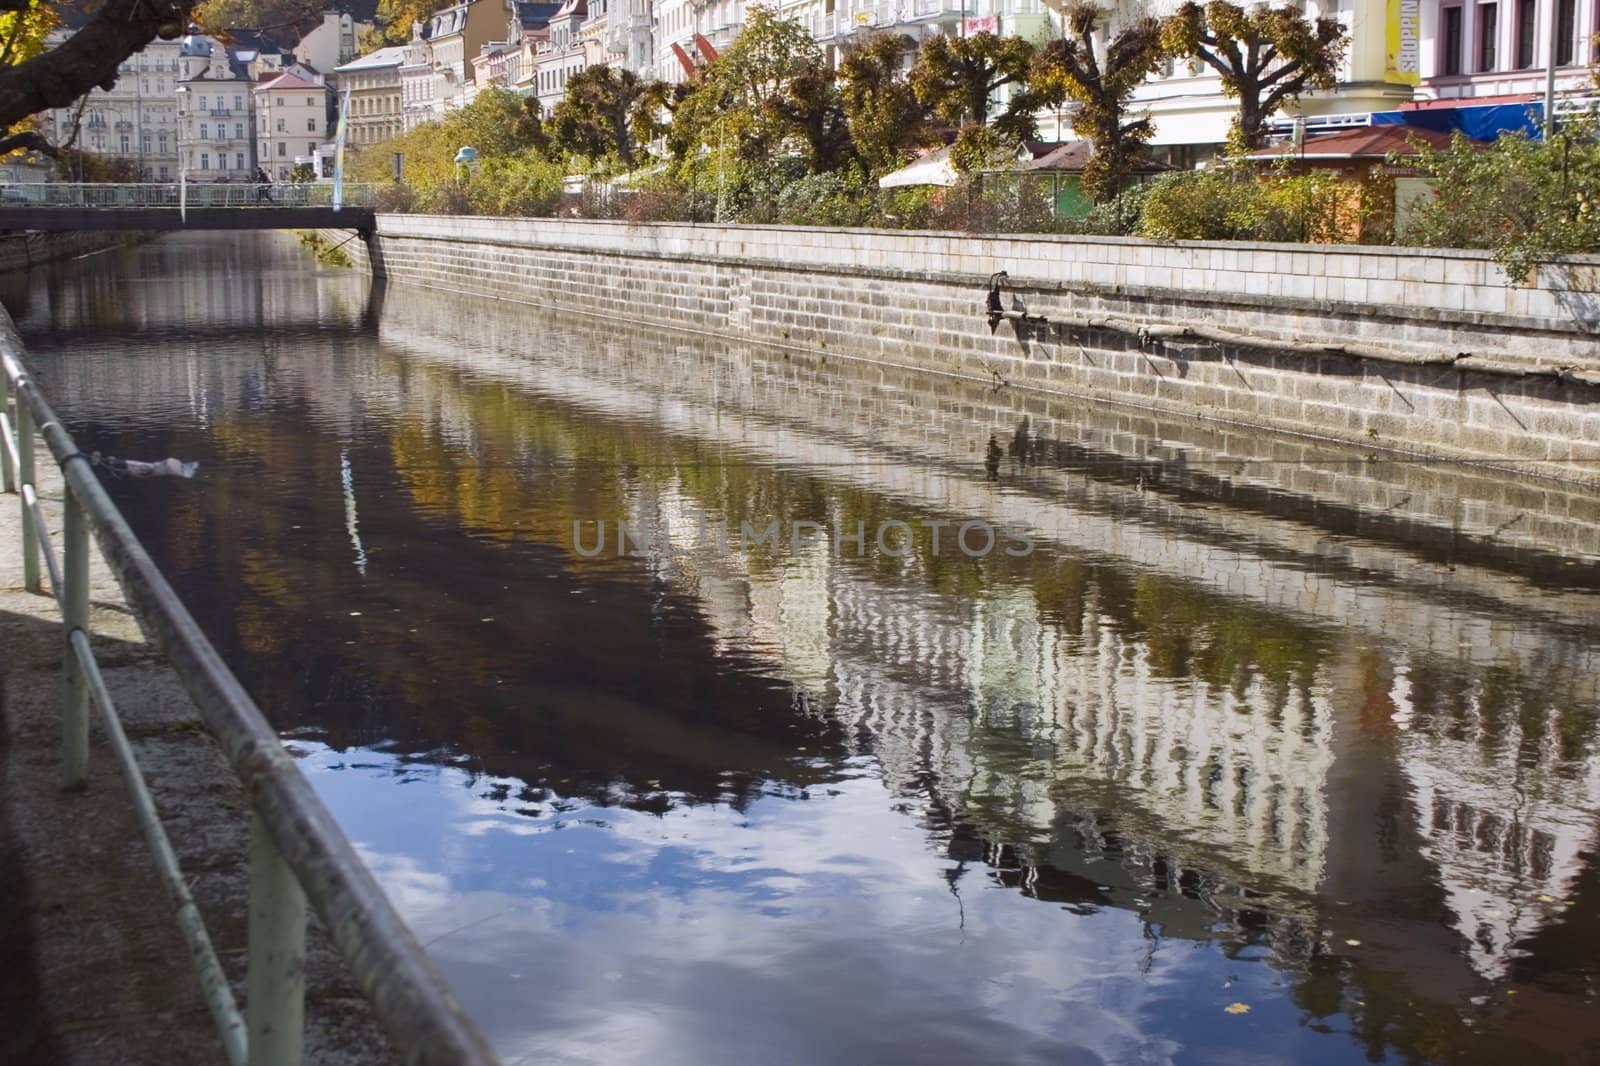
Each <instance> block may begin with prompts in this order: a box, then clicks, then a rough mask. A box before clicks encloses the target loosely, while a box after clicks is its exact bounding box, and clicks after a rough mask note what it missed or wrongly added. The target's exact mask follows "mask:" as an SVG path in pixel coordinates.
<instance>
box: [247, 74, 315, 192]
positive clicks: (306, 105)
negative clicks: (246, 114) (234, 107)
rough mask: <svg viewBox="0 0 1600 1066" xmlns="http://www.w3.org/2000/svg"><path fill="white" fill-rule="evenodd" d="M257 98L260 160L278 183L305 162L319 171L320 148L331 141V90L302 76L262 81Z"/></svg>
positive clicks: (257, 140)
mask: <svg viewBox="0 0 1600 1066" xmlns="http://www.w3.org/2000/svg"><path fill="white" fill-rule="evenodd" d="M255 97H256V159H257V162H258V165H259V166H260V168H261V169H262V170H264V171H266V172H267V176H268V177H270V178H272V179H273V180H275V181H285V180H287V179H288V178H289V176H290V175H291V174H292V173H293V172H294V168H295V167H296V166H297V165H299V164H302V163H304V164H305V165H307V166H310V167H312V168H313V172H315V165H316V154H317V146H318V145H320V144H322V143H323V142H324V141H326V140H327V138H328V87H327V86H326V85H324V84H323V83H321V82H319V81H311V80H309V79H307V78H305V77H302V76H301V75H299V74H293V73H285V74H280V75H278V76H277V77H276V78H272V79H270V80H268V81H264V82H261V83H260V84H259V85H257V86H256V89H255Z"/></svg>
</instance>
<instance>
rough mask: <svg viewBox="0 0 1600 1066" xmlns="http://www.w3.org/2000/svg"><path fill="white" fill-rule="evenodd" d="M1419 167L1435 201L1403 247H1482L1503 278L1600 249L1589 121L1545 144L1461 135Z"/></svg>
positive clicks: (1597, 159)
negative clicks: (1483, 142) (1479, 140)
mask: <svg viewBox="0 0 1600 1066" xmlns="http://www.w3.org/2000/svg"><path fill="white" fill-rule="evenodd" d="M1414 162H1415V165H1416V167H1417V168H1418V169H1419V170H1420V171H1421V172H1422V173H1423V174H1425V175H1427V176H1429V177H1430V178H1432V179H1433V183H1434V194H1433V195H1432V196H1430V197H1428V198H1427V199H1426V200H1425V202H1424V203H1423V205H1422V207H1421V210H1420V211H1419V212H1418V213H1417V215H1416V218H1415V221H1414V224H1413V226H1412V228H1410V229H1409V230H1407V231H1405V232H1402V233H1400V234H1398V238H1399V239H1400V240H1403V241H1407V242H1410V243H1415V244H1419V245H1422V246H1423V247H1433V248H1485V249H1489V250H1492V251H1493V253H1494V257H1495V261H1496V262H1497V263H1499V264H1500V266H1501V267H1502V269H1504V270H1505V272H1506V275H1507V277H1508V278H1510V279H1512V280H1515V281H1522V280H1524V279H1525V278H1527V276H1528V273H1529V271H1530V270H1531V269H1532V268H1533V267H1534V265H1535V264H1536V263H1538V262H1539V261H1540V260H1543V259H1548V258H1550V257H1552V256H1557V255H1565V254H1571V253H1577V252H1592V251H1596V250H1600V212H1596V211H1595V209H1594V206H1593V205H1594V203H1595V201H1596V199H1597V198H1600V139H1597V135H1596V124H1595V121H1594V120H1593V119H1592V118H1589V119H1582V120H1575V121H1571V122H1567V123H1564V124H1563V125H1562V128H1561V131H1560V132H1559V133H1558V134H1557V135H1556V136H1555V137H1553V138H1551V139H1550V140H1549V141H1548V142H1546V141H1535V140H1532V139H1530V138H1528V137H1527V136H1525V135H1523V134H1521V133H1508V134H1504V135H1502V136H1501V137H1500V139H1499V140H1497V141H1495V142H1494V144H1492V145H1490V146H1487V147H1485V146H1482V145H1477V144H1474V143H1473V142H1472V141H1469V140H1467V139H1466V138H1465V137H1463V136H1461V135H1460V134H1459V133H1458V134H1456V136H1455V137H1454V138H1453V139H1452V140H1451V142H1450V146H1449V147H1448V148H1443V149H1432V148H1428V147H1426V146H1424V147H1422V149H1421V155H1420V156H1419V157H1418V158H1417V159H1416V160H1415V161H1414Z"/></svg>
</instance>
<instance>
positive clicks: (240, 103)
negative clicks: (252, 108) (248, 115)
mask: <svg viewBox="0 0 1600 1066" xmlns="http://www.w3.org/2000/svg"><path fill="white" fill-rule="evenodd" d="M233 109H234V110H235V111H243V110H244V97H242V96H235V97H234V98H233Z"/></svg>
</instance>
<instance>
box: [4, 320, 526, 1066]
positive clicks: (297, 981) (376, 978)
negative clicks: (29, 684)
mask: <svg viewBox="0 0 1600 1066" xmlns="http://www.w3.org/2000/svg"><path fill="white" fill-rule="evenodd" d="M22 351H23V350H22V343H21V340H20V338H19V337H18V336H17V333H16V330H15V328H14V327H13V325H12V323H11V320H10V318H9V317H8V316H7V315H5V313H4V312H3V311H0V363H3V366H4V373H3V374H0V487H3V488H4V490H5V491H6V492H16V493H17V494H19V495H20V496H21V498H22V511H23V514H22V519H23V521H22V533H23V538H22V540H23V544H22V548H23V585H24V587H25V588H27V589H28V590H29V591H30V592H42V591H43V590H42V588H41V583H40V574H39V558H40V554H41V549H42V550H43V551H44V552H46V553H48V554H47V555H46V558H47V560H48V562H49V571H50V576H51V592H52V594H53V595H54V596H55V598H56V601H57V603H58V605H59V606H60V609H61V614H62V625H63V629H64V630H65V638H66V639H65V642H64V648H63V663H62V671H63V677H64V682H65V684H64V686H63V691H64V695H65V700H64V703H65V706H64V708H63V731H62V733H63V743H62V778H63V785H64V786H65V787H66V788H69V789H72V788H81V787H83V785H84V782H85V780H86V771H87V768H88V757H89V746H88V745H89V720H88V709H89V704H90V703H91V702H93V704H94V705H95V707H96V708H97V709H98V710H99V712H100V715H101V717H102V719H103V720H104V722H105V725H106V730H105V731H106V736H107V739H108V741H109V742H110V744H111V747H112V750H113V752H114V754H115V756H116V758H117V761H118V764H119V766H120V767H121V769H122V773H123V777H124V780H125V781H126V783H127V785H128V788H129V790H130V792H131V794H132V798H133V803H134V809H135V813H136V814H137V816H138V818H139V822H140V826H141V828H142V829H143V831H144V834H145V838H146V840H147V842H148V843H149V844H150V848H151V851H152V852H153V853H154V855H155V859H156V865H157V868H158V870H159V872H160V874H161V879H162V881H163V882H164V883H165V885H166V886H167V889H168V891H169V893H170V894H171V897H172V901H173V904H174V907H175V910H176V912H177V915H176V916H177V921H178V924H179V926H180V927H181V928H182V930H183V932H184V935H185V939H186V940H187V941H188V945H189V948H190V951H191V953H192V954H193V956H194V959H195V964H196V968H197V969H198V971H199V976H200V979H201V984H202V987H203V989H204V991H205V995H206V1001H207V1004H208V1006H209V1007H210V1009H211V1013H212V1017H213V1019H214V1021H215V1022H216V1024H217V1028H218V1031H219V1032H220V1034H221V1035H222V1039H223V1044H224V1047H225V1048H226V1050H227V1054H228V1060H229V1062H230V1063H232V1064H233V1066H267V1064H269V1063H270V1064H273V1066H294V1064H297V1063H299V1062H300V1060H301V1048H302V1040H303V1012H304V997H305V975H304V964H305V927H306V905H307V903H309V904H310V906H311V907H312V908H313V909H314V910H315V911H316V913H317V915H318V917H320V918H321V919H322V922H323V924H324V926H325V927H326V928H327V930H328V933H329V935H330V937H331V938H332V940H333V943H334V945H335V946H336V947H337V948H338V950H339V953H340V954H341V955H342V956H343V957H344V960H345V962H346V964H347V965H348V966H349V967H350V971H351V973H352V975H353V976H354V978H355V980H356V983H357V985H358V986H359V987H360V988H361V990H362V992H363V993H364V994H365V995H366V997H367V1000H368V1001H369V1003H370V1004H371V1006H372V1011H373V1014H374V1015H375V1016H376V1017H377V1019H378V1020H379V1022H380V1023H381V1024H382V1025H383V1027H384V1028H385V1030H387V1032H388V1034H389V1037H390V1039H391V1040H392V1041H393V1043H394V1046H395V1047H396V1048H397V1049H398V1050H399V1051H400V1053H401V1055H402V1057H403V1058H404V1060H405V1061H406V1062H408V1063H417V1064H430V1066H431V1064H438V1066H478V1064H482V1066H492V1064H494V1063H495V1061H496V1060H495V1057H494V1054H493V1052H491V1051H490V1050H489V1046H488V1044H487V1043H486V1042H485V1041H484V1039H483V1036H482V1034H480V1033H479V1032H478V1030H477V1028H476V1027H475V1026H474V1025H473V1024H472V1022H471V1021H470V1020H468V1018H467V1017H466V1014H465V1013H464V1012H463V1011H462V1009H461V1005H460V1004H459V1003H457V1002H456V999H455V997H454V996H453V995H451V993H450V991H449V989H448V988H447V987H446V986H445V984H444V981H443V979H442V978H440V976H439V974H438V972H437V971H436V970H435V969H434V968H433V964H432V963H430V962H429V961H428V959H427V956H426V955H425V954H424V952H423V950H422V947H421V946H420V945H419V944H418V943H417V941H416V938H415V937H413V936H412V934H411V931H410V930H409V929H407V928H406V925H405V923H404V922H403V921H402V920H401V918H400V916H399V915H398V914H397V913H396V912H395V910H394V908H393V906H392V905H391V904H390V902H389V899H388V897H387V896H385V895H384V892H383V889H382V888H381V887H379V885H378V883H377V882H376V881H375V880H374V879H373V877H372V874H371V873H370V872H369V871H368V870H367V868H366V865H365V864H364V863H362V861H361V859H360V858H359V857H358V856H357V855H356V853H355V851H354V849H353V848H352V847H351V846H350V842H349V840H348V839H347V838H346V837H345V835H344V833H343V832H341V831H340V829H339V827H338V826H337V825H336V824H335V823H334V821H333V818H332V816H331V815H330V814H329V813H328V810H327V808H326V807H324V806H323V804H322V801H321V800H319V799H318V798H317V796H316V794H315V792H313V791H312V789H311V785H310V783H309V782H307V780H306V779H305V776H304V775H303V774H301V772H300V769H299V767H298V766H296V765H295V762H294V759H293V758H292V757H291V756H290V755H289V753H288V752H287V751H285V750H284V747H283V744H282V742H281V741H280V740H279V739H278V736H277V734H276V733H275V732H274V731H273V729H272V727H271V726H270V725H269V724H268V723H267V720H266V718H265V717H263V715H262V714H261V711H260V709H259V708H258V707H256V705H255V703H254V701H252V700H251V698H250V696H249V695H248V694H247V693H246V692H245V691H244V688H243V686H242V685H240V683H239V681H238V679H237V678H235V677H234V676H233V673H232V672H231V671H229V669H228V668H227V666H226V665H225V664H224V663H223V661H222V658H221V656H220V655H218V654H217V651H216V649H215V648H214V647H213V646H212V645H211V642H210V641H209V640H207V639H206V637H205V635H204V634H203V633H201V631H200V627H199V625H198V623H196V622H195V620H194V618H193V617H192V616H191V615H190V614H189V612H188V610H186V609H185V608H184V606H183V604H182V602H181V601H180V600H179V599H178V596H177V594H176V593H175V592H174V591H173V590H172V586H171V585H169V584H168V583H167V580H166V578H165V577H163V576H162V575H161V572H160V571H159V570H158V569H157V568H156V565H155V563H154V562H153V561H152V560H151V559H150V556H149V555H148V554H147V553H146V552H145V550H144V548H143V547H142V546H141V545H140V543H139V541H138V538H136V537H135V536H134V534H133V530H132V529H131V528H129V526H128V523H127V520H126V519H125V518H124V517H123V516H122V513H121V512H120V511H119V510H118V509H117V507H116V505H115V504H114V503H113V502H112V501H111V497H110V496H109V495H108V494H107V493H106V491H105V488H104V487H103V486H102V485H101V484H100V481H99V478H97V477H96V476H95V473H94V470H93V468H92V466H91V463H90V461H89V459H88V457H87V456H85V455H84V454H83V452H82V451H80V450H79V449H78V446H77V444H76V443H75V442H74V441H73V439H72V437H71V435H70V434H68V433H67V431H66V429H65V428H63V427H62V425H61V423H60V421H59V420H58V419H57V418H56V415H55V412H54V411H53V410H52V409H51V408H50V405H49V404H48V403H47V402H46V400H45V398H44V396H43V394H42V393H41V392H40V391H39V388H38V386H37V385H36V384H35V383H34V381H33V378H32V376H31V375H30V374H29V373H28V371H27V369H26V367H25V364H24V363H23V361H22ZM35 432H37V433H38V435H40V436H42V437H43V439H44V442H45V444H46V446H48V448H49V449H50V454H51V456H52V457H53V458H54V459H55V461H56V463H57V464H58V465H59V466H60V468H61V473H62V478H63V481H64V484H65V490H64V491H63V493H62V499H63V507H64V516H63V518H64V521H63V528H62V538H61V539H62V555H63V559H62V564H61V566H60V567H59V568H58V567H57V566H56V564H55V552H54V550H53V549H52V547H51V546H50V544H49V535H48V530H47V528H46V527H45V525H44V522H43V510H42V508H41V507H40V505H39V500H38V497H37V490H36V485H35V481H34V477H35V475H34V454H33V452H34V435H35ZM91 529H92V530H93V531H94V533H95V536H96V539H97V541H98V542H99V545H100V551H101V554H102V555H103V556H104V557H105V560H106V562H107V563H108V564H109V565H110V567H111V569H112V570H113V571H114V572H115V573H116V576H117V578H118V580H119V583H120V584H121V586H122V588H123V591H124V592H125V593H126V595H127V597H128V599H129V601H130V606H132V607H133V609H134V610H135V612H136V613H137V615H138V617H139V618H140V619H141V620H142V621H143V622H144V623H145V625H146V627H147V630H148V631H149V632H150V633H151V634H152V635H153V637H154V639H155V641H156V642H157V644H158V645H159V647H160V648H161V650H162V651H163V652H164V653H165V654H166V656H167V658H168V659H169V661H170V662H171V664H172V667H173V669H174V670H175V672H176V673H177V675H178V677H179V679H180V680H181V681H182V682H183V685H184V688H185V689H186V690H187V691H188V693H189V695H190V697H191V698H192V699H193V700H194V703H195V706H196V707H197V708H198V709H199V711H200V715H201V717H202V719H203V720H204V721H205V724H206V726H207V728H208V729H209V730H210V732H211V735H212V736H213V737H214V738H216V740H217V743H218V744H219V745H220V746H221V748H222V750H223V753H224V754H225V755H226V756H227V758H228V762H229V764H230V765H231V766H232V767H233V770H234V772H235V773H236V774H237V775H238V777H239V781H240V783H241V784H242V785H243V787H244V792H245V795H246V797H247V798H248V801H249V804H250V808H251V815H252V816H251V831H250V900H249V907H250V921H249V959H248V970H247V975H246V987H247V990H248V993H249V1000H248V1002H249V1010H248V1013H247V1014H241V1012H240V1011H239V1009H238V1006H237V1004H236V1003H235V1002H234V998H233V993H232V990H231V989H230V987H229V986H228V983H227V980H226V978H225V977H224V976H223V971H222V968H221V966H220V964H219V963H218V961H217V957H216V952H215V951H214V950H213V948H212V946H211V942H210V939H209V937H208V935H207V933H206V930H205V926H204V923H203V922H202V921H201V919H200V913H199V911H198V909H196V907H195V905H194V900H193V898H192V897H191V896H190V895H189V891H188V887H187V885H186V883H185V881H184V878H183V875H182V873H181V871H179V869H178V866H177V860H176V858H175V857H174V855H173V852H172V848H171V845H170V843H168V841H167V837H166V833H165V831H164V830H163V829H162V827H161V822H160V820H159V818H158V817H157V816H156V812H155V804H154V802H153V801H152V799H151V798H150V794H149V790H148V788H147V787H146V786H145V782H144V779H143V776H142V775H141V774H140V772H139V768H138V764H137V762H136V761H135V759H134V755H133V752H132V749H131V748H130V747H129V745H128V742H127V738H126V736H125V735H124V734H123V731H122V727H121V724H120V722H119V720H118V718H117V714H116V709H115V706H114V705H113V703H112V699H111V695H110V692H109V691H108V690H107V688H106V685H105V682H104V680H103V678H102V677H101V676H100V668H99V665H98V664H97V663H96V661H95V657H94V652H93V650H92V649H91V647H90V644H89V640H88V629H89V580H88V572H89V571H88V567H89V552H88V534H89V531H90V530H91ZM41 534H43V535H42V536H41Z"/></svg>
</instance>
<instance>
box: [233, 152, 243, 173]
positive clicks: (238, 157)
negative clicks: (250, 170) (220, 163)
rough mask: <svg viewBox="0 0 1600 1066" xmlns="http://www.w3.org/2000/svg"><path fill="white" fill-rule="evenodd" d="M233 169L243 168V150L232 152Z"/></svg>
mask: <svg viewBox="0 0 1600 1066" xmlns="http://www.w3.org/2000/svg"><path fill="white" fill-rule="evenodd" d="M233 169H234V170H243V169H244V153H243V152H235V153H233Z"/></svg>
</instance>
